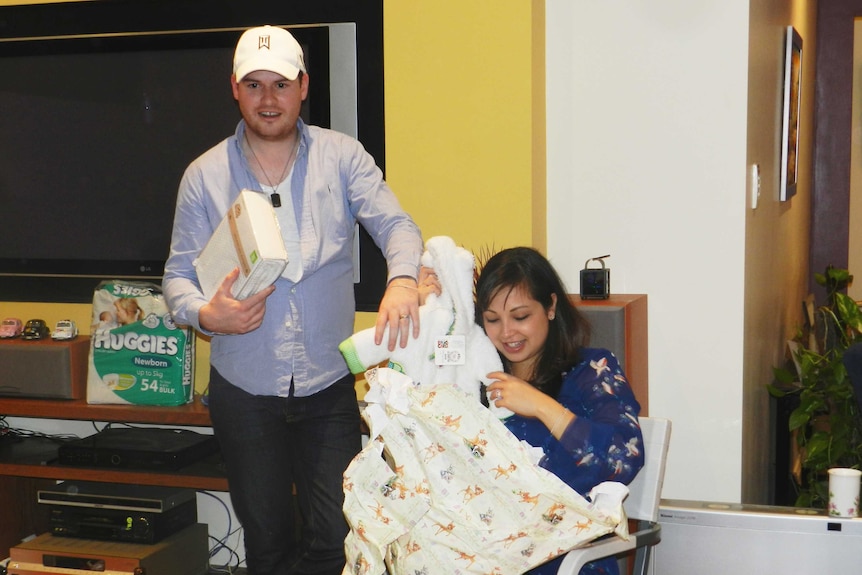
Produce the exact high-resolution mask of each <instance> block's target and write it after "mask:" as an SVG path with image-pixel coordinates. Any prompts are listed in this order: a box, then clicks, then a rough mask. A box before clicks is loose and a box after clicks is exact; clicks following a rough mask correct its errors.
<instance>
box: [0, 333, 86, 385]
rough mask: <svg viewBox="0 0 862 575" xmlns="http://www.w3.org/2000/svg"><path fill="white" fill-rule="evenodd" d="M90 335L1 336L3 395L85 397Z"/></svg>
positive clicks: (0, 377)
mask: <svg viewBox="0 0 862 575" xmlns="http://www.w3.org/2000/svg"><path fill="white" fill-rule="evenodd" d="M89 351H90V338H89V337H84V336H78V337H76V338H75V339H72V340H67V341H55V340H51V339H45V340H38V341H25V340H21V339H0V396H7V397H9V396H15V397H33V398H49V399H83V398H84V397H85V396H86V389H87V356H88V355H89Z"/></svg>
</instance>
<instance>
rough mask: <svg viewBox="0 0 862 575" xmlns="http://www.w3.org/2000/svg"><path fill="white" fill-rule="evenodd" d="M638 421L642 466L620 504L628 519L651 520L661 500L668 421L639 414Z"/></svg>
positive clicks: (668, 443)
mask: <svg viewBox="0 0 862 575" xmlns="http://www.w3.org/2000/svg"><path fill="white" fill-rule="evenodd" d="M638 421H639V422H640V426H641V433H642V434H643V439H644V444H643V449H644V450H645V452H644V453H645V457H644V466H643V467H642V468H641V470H640V471H639V472H638V474H637V475H636V476H635V478H634V480H632V482H631V483H629V496H628V497H627V498H626V500H625V503H624V504H623V506H624V507H625V510H626V515H627V516H628V517H629V519H637V520H639V521H653V522H654V521H657V520H658V508H659V504H660V503H661V489H662V485H663V484H664V470H665V464H666V461H667V450H668V445H670V428H671V424H670V420H669V419H661V418H658V417H641V418H639V420H638Z"/></svg>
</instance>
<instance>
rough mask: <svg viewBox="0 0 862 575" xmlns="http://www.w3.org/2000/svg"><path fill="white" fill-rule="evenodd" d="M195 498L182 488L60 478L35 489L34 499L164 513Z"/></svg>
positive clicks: (82, 505)
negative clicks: (64, 479) (47, 485)
mask: <svg viewBox="0 0 862 575" xmlns="http://www.w3.org/2000/svg"><path fill="white" fill-rule="evenodd" d="M196 497H197V495H196V493H195V491H194V490H193V489H185V488H182V487H160V486H157V485H126V484H120V483H97V482H94V481H61V482H59V483H57V484H56V485H54V486H52V487H48V488H45V489H40V490H38V491H37V492H36V500H37V501H38V502H39V503H43V504H47V505H63V506H68V507H93V508H99V509H117V510H120V511H145V512H150V513H164V512H166V511H169V510H170V509H173V508H174V507H178V506H180V505H182V504H184V503H187V502H189V501H195V500H196Z"/></svg>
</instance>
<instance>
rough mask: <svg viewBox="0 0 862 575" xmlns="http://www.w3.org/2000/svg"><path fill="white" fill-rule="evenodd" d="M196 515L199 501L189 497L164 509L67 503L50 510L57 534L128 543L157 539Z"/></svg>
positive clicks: (192, 520) (186, 522) (50, 517)
mask: <svg viewBox="0 0 862 575" xmlns="http://www.w3.org/2000/svg"><path fill="white" fill-rule="evenodd" d="M197 518H198V512H197V502H196V501H186V502H185V503H183V504H181V505H178V506H176V507H174V508H172V509H170V510H168V511H165V512H163V513H156V512H146V511H128V510H125V509H110V508H104V507H71V506H67V505H51V506H50V508H49V510H48V522H49V523H48V524H49V526H50V531H51V533H53V534H54V535H58V536H61V537H77V538H80V539H96V540H99V541H123V542H126V543H146V544H153V543H158V542H159V541H161V540H162V539H164V538H165V537H168V536H170V535H173V534H174V533H176V532H177V531H180V530H181V529H185V528H186V527H188V526H190V525H193V524H194V523H195V522H197Z"/></svg>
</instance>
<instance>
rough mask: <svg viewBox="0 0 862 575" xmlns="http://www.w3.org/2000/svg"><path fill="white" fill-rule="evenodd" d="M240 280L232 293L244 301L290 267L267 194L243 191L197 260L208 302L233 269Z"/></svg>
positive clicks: (202, 287) (198, 272)
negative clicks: (237, 272)
mask: <svg viewBox="0 0 862 575" xmlns="http://www.w3.org/2000/svg"><path fill="white" fill-rule="evenodd" d="M237 267H238V268H239V277H238V278H237V280H236V283H234V285H233V289H232V290H231V292H232V293H233V296H234V297H235V298H237V299H245V298H247V297H249V296H251V295H254V294H256V293H257V292H259V291H260V290H262V289H264V288H265V287H267V286H269V285H271V284H272V283H273V282H275V280H277V279H278V277H279V276H280V275H281V274H282V272H283V271H284V269H285V267H287V250H286V249H285V247H284V240H283V239H282V237H281V229H280V228H279V225H278V219H277V218H276V215H275V210H274V209H273V208H272V204H271V203H270V201H269V199H268V198H267V197H266V195H264V194H262V193H259V192H254V191H251V190H243V191H241V192H240V194H239V196H238V197H237V199H236V200H235V201H234V203H233V204H232V205H231V207H230V209H229V210H228V212H227V214H225V217H224V218H223V219H222V221H221V223H220V224H219V225H218V227H217V228H216V231H215V233H213V235H212V237H211V238H210V240H209V241H208V242H207V245H206V246H205V247H204V249H203V250H202V251H201V253H200V256H198V258H197V260H196V261H195V268H196V270H197V274H198V281H199V282H200V285H201V289H202V290H203V293H204V296H206V298H207V299H212V297H213V295H214V294H215V293H216V291H218V288H219V286H220V285H221V284H222V282H223V281H224V278H225V276H227V275H228V274H229V273H230V272H231V271H233V269H234V268H237Z"/></svg>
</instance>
